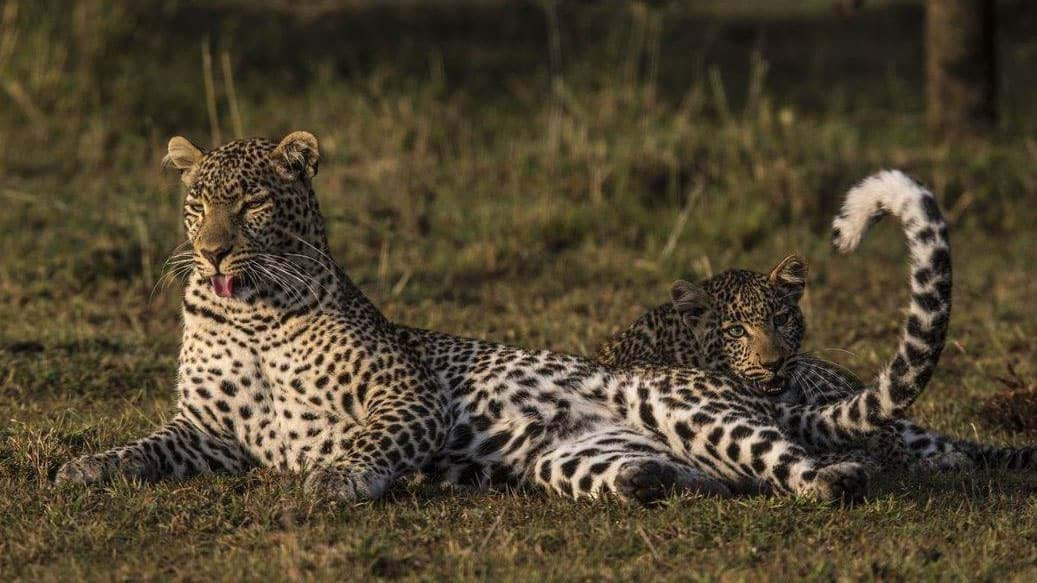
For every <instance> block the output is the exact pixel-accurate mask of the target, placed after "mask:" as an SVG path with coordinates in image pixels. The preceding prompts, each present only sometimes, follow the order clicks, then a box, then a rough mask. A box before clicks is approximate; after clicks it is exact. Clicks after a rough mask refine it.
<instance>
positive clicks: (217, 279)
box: [209, 275, 234, 298]
mask: <svg viewBox="0 0 1037 583" xmlns="http://www.w3.org/2000/svg"><path fill="white" fill-rule="evenodd" d="M209 281H211V282H212V291H214V292H216V295H218V296H220V297H221V298H229V297H232V296H233V295H234V276H232V275H214V276H212V277H210V278H209Z"/></svg>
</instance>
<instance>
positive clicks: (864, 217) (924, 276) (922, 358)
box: [832, 170, 951, 416]
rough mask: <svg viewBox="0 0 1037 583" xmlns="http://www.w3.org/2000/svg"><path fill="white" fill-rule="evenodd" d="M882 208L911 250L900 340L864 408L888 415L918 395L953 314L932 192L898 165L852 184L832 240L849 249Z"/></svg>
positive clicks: (947, 256)
mask: <svg viewBox="0 0 1037 583" xmlns="http://www.w3.org/2000/svg"><path fill="white" fill-rule="evenodd" d="M886 214H892V215H894V216H896V217H897V218H898V219H900V222H901V224H902V225H903V228H904V235H905V236H906V237H907V244H908V250H909V252H910V255H911V277H910V281H911V302H910V305H909V306H908V309H907V318H906V320H905V322H904V326H903V330H902V332H901V336H900V344H899V346H898V347H897V351H896V352H895V353H894V355H893V357H892V358H891V359H890V361H889V362H888V363H887V364H886V366H885V367H883V369H882V371H881V372H880V373H879V375H878V378H877V379H876V380H875V386H874V387H873V388H872V390H871V391H869V392H871V393H872V394H874V395H875V396H877V397H878V399H879V403H870V404H871V406H869V407H868V408H867V412H868V413H870V414H876V413H878V414H881V415H883V416H890V415H897V414H900V413H902V412H903V411H904V410H906V409H907V408H908V407H909V406H910V405H911V404H912V403H913V402H914V401H915V399H917V398H918V395H919V394H921V392H922V390H923V389H925V386H926V384H928V382H929V379H930V377H932V374H933V371H934V370H935V369H936V365H937V363H938V362H939V360H940V353H941V352H942V351H943V346H944V342H945V340H946V337H947V325H948V323H949V322H950V317H951V245H950V241H949V240H948V236H947V223H946V222H945V221H944V219H943V214H942V213H941V212H940V206H939V205H938V204H937V202H936V198H935V197H934V196H933V194H932V193H931V192H929V191H928V190H927V189H925V188H924V187H922V186H921V185H919V184H918V183H917V182H915V181H914V180H912V179H911V178H909V177H908V176H907V175H906V174H904V173H903V172H900V171H898V170H884V171H882V172H878V173H876V174H873V175H872V176H869V177H868V178H866V179H864V180H863V181H862V182H861V183H860V184H858V185H857V186H854V187H853V188H852V189H850V191H849V192H848V193H847V194H846V199H845V200H844V202H843V208H842V211H841V212H840V213H839V215H838V216H837V217H836V219H835V221H834V223H833V225H832V242H833V243H834V244H835V246H836V247H838V248H839V250H840V251H842V252H844V253H849V252H851V251H853V250H854V249H856V248H857V245H858V244H859V243H860V241H861V238H862V237H863V235H864V233H865V232H866V231H867V230H868V228H869V227H871V226H872V225H873V224H875V223H876V222H877V221H878V220H879V219H881V218H882V217H883V216H884V215H886ZM869 402H870V400H869ZM875 405H878V407H876V406H875Z"/></svg>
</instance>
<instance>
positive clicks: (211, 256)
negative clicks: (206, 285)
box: [200, 245, 231, 271]
mask: <svg viewBox="0 0 1037 583" xmlns="http://www.w3.org/2000/svg"><path fill="white" fill-rule="evenodd" d="M230 251H231V246H230V245H224V246H222V247H217V248H215V249H202V250H200V253H201V254H202V257H204V258H206V259H208V260H209V263H211V264H212V268H213V269H215V270H216V271H219V270H220V262H221V261H223V260H224V258H226V257H227V256H228V255H230Z"/></svg>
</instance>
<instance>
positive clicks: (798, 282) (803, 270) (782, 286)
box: [767, 255, 807, 303]
mask: <svg viewBox="0 0 1037 583" xmlns="http://www.w3.org/2000/svg"><path fill="white" fill-rule="evenodd" d="M767 279H768V280H770V282H771V284H772V285H773V286H774V287H776V288H778V290H779V291H780V292H781V293H782V294H783V295H785V297H787V298H789V299H790V300H792V301H793V302H796V303H798V302H799V299H800V298H801V297H803V291H804V290H805V289H806V287H807V262H806V261H803V258H802V257H800V256H798V255H789V256H788V257H786V258H785V259H782V260H781V261H780V262H778V264H777V265H775V266H774V269H772V270H771V274H770V275H769V276H767Z"/></svg>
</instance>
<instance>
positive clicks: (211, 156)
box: [193, 138, 277, 202]
mask: <svg viewBox="0 0 1037 583" xmlns="http://www.w3.org/2000/svg"><path fill="white" fill-rule="evenodd" d="M276 147H277V144H276V143H275V142H273V141H271V140H266V139H262V138H251V139H246V140H235V141H233V142H230V143H228V144H225V145H223V146H221V147H219V148H217V149H215V150H213V151H211V152H208V153H206V154H205V157H204V158H203V159H202V162H201V164H200V165H199V167H198V171H197V174H196V175H195V179H194V185H193V188H194V189H195V190H196V192H197V193H199V194H204V195H205V196H207V197H209V199H210V200H212V201H215V202H225V201H230V200H234V199H236V198H238V197H240V196H242V195H244V194H245V193H247V192H249V191H252V190H256V189H258V188H263V187H271V186H273V184H274V180H275V179H276V176H275V175H274V171H273V169H272V168H271V164H270V154H271V153H272V152H273V151H274V148H276Z"/></svg>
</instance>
